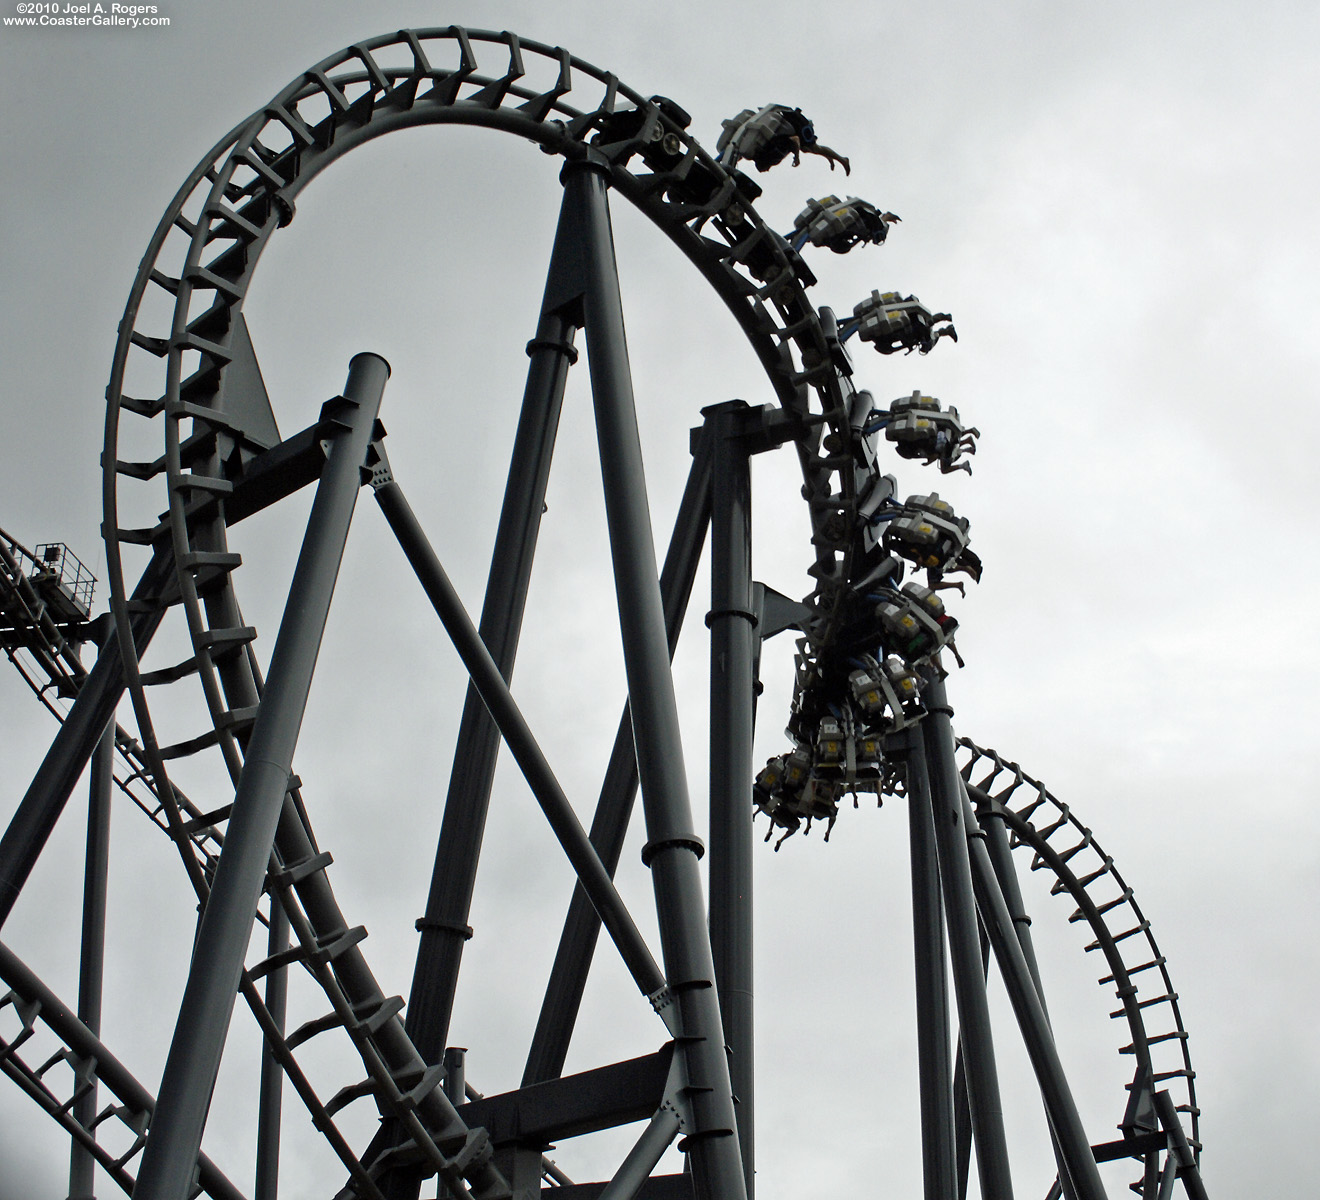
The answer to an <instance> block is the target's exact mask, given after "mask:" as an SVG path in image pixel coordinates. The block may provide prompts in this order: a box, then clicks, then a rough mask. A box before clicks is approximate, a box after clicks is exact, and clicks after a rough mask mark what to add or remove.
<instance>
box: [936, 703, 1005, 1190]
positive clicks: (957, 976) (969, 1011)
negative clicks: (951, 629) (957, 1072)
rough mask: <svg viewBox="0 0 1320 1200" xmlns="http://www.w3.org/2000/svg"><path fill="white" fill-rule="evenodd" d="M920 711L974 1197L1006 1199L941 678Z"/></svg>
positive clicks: (995, 1076)
mask: <svg viewBox="0 0 1320 1200" xmlns="http://www.w3.org/2000/svg"><path fill="white" fill-rule="evenodd" d="M922 699H923V700H924V701H925V704H926V709H927V712H926V716H925V718H924V719H923V720H922V722H921V725H920V726H919V727H918V728H919V729H920V731H921V739H922V741H923V743H924V747H925V753H926V763H927V770H928V771H929V773H930V787H931V799H932V812H933V815H934V824H935V849H936V854H937V856H938V859H939V866H940V884H941V888H942V890H943V893H944V912H945V920H946V921H947V924H948V931H949V956H950V961H951V963H952V966H953V984H954V992H955V995H956V997H957V1003H958V1022H959V1026H960V1029H959V1041H960V1043H961V1047H962V1056H963V1068H964V1072H965V1076H966V1079H967V1096H968V1103H969V1107H970V1110H971V1119H972V1136H973V1139H974V1141H975V1143H976V1169H977V1173H978V1176H979V1178H980V1181H981V1195H982V1196H984V1197H986V1198H987V1200H1012V1196H1013V1181H1012V1176H1011V1174H1010V1172H1009V1164H1008V1141H1007V1138H1006V1136H1005V1133H1004V1109H1003V1104H1002V1102H1001V1100H1000V1095H999V1072H998V1069H997V1067H996V1065H995V1050H994V1039H993V1036H992V1034H991V1029H990V1008H989V1005H988V1003H987V998H986V990H985V974H984V966H983V960H982V958H981V943H980V931H979V928H978V925H977V915H976V901H975V899H974V898H973V893H972V871H971V863H970V860H969V857H968V850H967V836H966V832H967V831H966V825H965V817H964V811H963V794H962V779H961V777H960V776H959V774H958V766H957V763H956V762H955V761H954V757H953V751H954V745H953V730H952V727H951V726H950V723H949V717H950V715H951V713H952V710H951V709H950V708H949V706H948V698H947V696H946V694H945V690H944V681H943V680H942V679H937V680H933V681H928V682H927V683H926V685H925V687H924V688H923V689H922Z"/></svg>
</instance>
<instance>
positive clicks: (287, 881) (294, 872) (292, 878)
mask: <svg viewBox="0 0 1320 1200" xmlns="http://www.w3.org/2000/svg"><path fill="white" fill-rule="evenodd" d="M334 861H335V860H334V858H333V857H332V856H331V854H330V851H329V850H322V851H321V852H320V853H319V854H311V855H308V857H307V858H301V859H299V860H298V861H297V862H296V863H290V864H288V865H287V866H286V867H285V868H284V869H283V870H282V871H278V872H276V873H275V875H274V876H273V879H274V883H275V886H276V887H281V888H291V887H297V885H298V884H300V883H301V882H302V881H303V880H304V879H306V878H307V877H308V876H309V875H315V874H316V873H317V872H318V871H324V870H325V869H326V867H328V866H329V865H330V864H331V863H332V862H334Z"/></svg>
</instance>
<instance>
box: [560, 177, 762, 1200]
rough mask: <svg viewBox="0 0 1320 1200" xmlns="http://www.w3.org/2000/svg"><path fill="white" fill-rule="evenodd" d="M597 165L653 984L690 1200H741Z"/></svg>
mask: <svg viewBox="0 0 1320 1200" xmlns="http://www.w3.org/2000/svg"><path fill="white" fill-rule="evenodd" d="M602 170H603V169H598V168H597V167H596V165H595V164H593V163H591V162H584V163H576V164H570V165H569V166H568V167H566V168H565V170H564V189H565V203H575V204H577V205H578V206H579V211H580V212H581V213H582V215H583V218H584V221H583V224H584V235H585V236H584V239H583V251H584V255H583V257H584V259H585V275H586V288H585V309H584V313H585V318H586V319H585V328H586V332H587V354H588V364H589V366H590V369H591V389H592V399H593V403H594V408H595V413H596V436H597V441H598V443H599V447H600V462H601V475H602V479H603V482H604V491H605V515H606V521H607V524H608V527H609V540H610V554H611V558H612V559H613V563H614V582H615V589H616V592H617V596H618V607H619V624H620V632H621V634H622V638H623V657H624V667H625V670H626V673H627V677H628V696H629V700H630V702H631V705H632V716H633V738H634V741H635V743H636V748H637V769H638V778H639V780H640V783H641V789H642V806H643V810H644V812H645V815H646V833H647V844H646V847H645V850H644V852H643V858H644V860H645V862H646V863H647V865H648V866H649V867H650V869H651V876H652V884H653V887H654V889H655V896H656V908H657V915H658V917H659V925H660V940H661V944H662V948H663V953H664V962H665V977H666V980H667V982H668V984H669V987H670V989H671V991H672V993H673V998H674V1004H675V1007H676V1009H677V1017H676V1021H677V1028H678V1031H679V1036H678V1038H677V1042H678V1049H677V1053H678V1054H680V1055H681V1056H682V1059H683V1069H684V1075H685V1082H686V1085H687V1089H688V1091H687V1095H688V1097H689V1100H690V1104H691V1110H692V1114H691V1115H692V1124H693V1129H692V1134H691V1136H690V1137H689V1138H688V1140H687V1149H688V1150H689V1161H690V1163H691V1165H692V1172H693V1179H694V1182H695V1184H696V1188H697V1195H698V1197H699V1198H700V1200H743V1197H745V1195H746V1186H745V1183H744V1179H743V1170H742V1156H741V1154H740V1153H739V1147H738V1139H737V1123H736V1120H735V1118H734V1109H733V1093H732V1088H731V1084H730V1080H729V1064H728V1059H727V1057H726V1055H725V1051H724V1035H723V1027H722V1023H721V1018H720V1009H719V998H718V995H717V993H716V990H715V970H714V964H713V963H712V961H711V954H710V934H709V930H708V927H707V923H706V905H705V900H704V897H703V890H702V882H701V875H700V870H699V863H698V859H699V856H700V855H701V853H702V845H701V841H700V839H699V838H698V837H697V834H696V829H695V828H694V825H693V820H692V809H691V803H690V800H689V798H688V790H687V775H686V770H685V766H684V761H683V745H682V739H681V737H680V734H679V724H678V705H677V701H676V698H675V695H674V680H673V675H672V673H671V671H670V666H669V648H668V643H667V639H666V637H665V621H664V611H663V608H662V606H661V602H660V583H659V578H658V575H657V572H656V561H655V544H654V540H653V538H652V533H651V515H650V511H649V508H648V505H647V499H646V479H645V475H644V472H643V470H642V450H641V440H640V437H639V435H638V430H637V413H636V408H635V406H634V401H633V390H632V375H631V371H630V369H629V366H628V348H627V342H626V339H625V336H624V327H623V306H622V303H621V301H620V297H619V280H618V269H617V264H616V262H615V258H614V243H613V237H612V233H611V229H610V216H609V205H608V200H607V196H606V182H605V178H604V175H603V173H602Z"/></svg>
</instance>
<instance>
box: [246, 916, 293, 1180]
mask: <svg viewBox="0 0 1320 1200" xmlns="http://www.w3.org/2000/svg"><path fill="white" fill-rule="evenodd" d="M288 948H289V914H288V913H286V912H285V911H284V906H283V905H282V904H281V903H280V899H279V897H278V896H275V895H272V896H271V898H270V928H269V930H268V931H267V937H266V955H267V957H269V958H274V957H275V956H276V955H277V954H282V953H283V952H284V951H285V950H287V949H288ZM265 1004H266V1011H267V1012H268V1013H270V1019H271V1020H272V1021H273V1022H274V1023H275V1027H276V1029H277V1030H278V1031H279V1032H280V1033H281V1034H283V1033H284V1020H285V1017H286V1016H287V1014H288V1007H289V968H288V967H283V966H282V967H276V968H275V969H274V970H273V971H271V972H270V974H269V975H267V976H266V995H265ZM283 1102H284V1068H283V1067H281V1066H280V1063H279V1059H277V1058H276V1057H275V1052H274V1050H273V1049H272V1048H271V1046H270V1043H269V1042H267V1041H264V1040H263V1041H262V1043H261V1084H260V1092H259V1095H258V1103H257V1162H256V1187H255V1188H254V1189H253V1195H254V1197H255V1200H277V1197H278V1196H279V1190H280V1127H281V1121H280V1118H281V1115H282V1110H283Z"/></svg>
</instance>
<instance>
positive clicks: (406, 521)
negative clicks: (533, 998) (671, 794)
mask: <svg viewBox="0 0 1320 1200" xmlns="http://www.w3.org/2000/svg"><path fill="white" fill-rule="evenodd" d="M375 492H376V502H377V503H378V504H379V505H380V509H381V512H383V513H384V514H385V519H386V520H387V521H388V522H389V525H390V529H391V531H392V532H393V533H394V536H395V537H396V538H397V539H398V541H399V545H400V547H402V549H403V552H404V554H405V555H406V556H407V558H408V562H409V565H411V567H412V568H413V571H414V572H415V573H416V575H417V578H418V580H419V582H420V583H421V584H422V587H423V589H424V590H425V591H426V596H427V599H428V600H430V601H431V605H432V607H433V608H434V609H435V611H436V615H437V616H439V618H440V620H441V622H442V623H443V624H444V627H445V632H446V633H448V634H449V636H450V638H451V639H452V641H453V643H454V648H455V649H456V650H457V651H458V653H459V657H460V658H461V659H462V660H463V665H464V666H465V667H466V668H467V670H468V674H469V675H470V676H471V677H472V685H473V687H474V688H475V689H476V691H477V695H478V696H479V697H480V699H481V701H482V703H483V704H484V705H485V706H486V707H487V708H488V709H489V711H490V713H491V717H492V719H493V721H494V724H495V728H496V732H497V733H499V734H501V735H502V736H503V738H504V740H505V742H507V743H508V746H509V751H510V753H512V754H513V756H514V759H515V760H516V762H517V763H518V766H519V768H520V769H521V770H522V773H523V775H524V776H525V777H526V779H527V783H528V786H529V787H530V788H531V789H532V794H533V795H534V796H535V797H536V800H537V803H538V804H540V806H541V811H542V812H544V813H545V816H546V819H547V820H548V821H549V822H550V827H551V829H553V830H554V833H555V836H556V837H557V838H558V839H559V844H560V846H561V847H562V848H563V850H564V854H565V856H566V857H567V858H568V860H569V862H570V863H571V864H572V865H573V869H574V870H575V871H576V872H577V875H578V881H579V882H580V883H581V884H582V886H583V887H584V888H585V889H586V891H587V893H588V895H589V896H590V898H591V901H592V904H593V905H594V906H595V908H596V911H597V913H598V914H599V915H600V918H601V920H602V922H603V923H604V925H605V928H606V929H608V930H609V932H610V936H611V937H613V938H614V942H615V944H616V945H617V946H618V948H619V953H620V955H621V956H622V958H623V961H624V963H625V964H626V965H627V967H628V970H629V972H630V973H631V974H632V977H633V979H634V980H635V981H636V983H637V986H638V988H639V989H640V990H641V991H642V993H643V995H647V996H650V995H653V994H654V993H655V992H657V991H658V990H659V989H660V988H661V987H662V986H663V983H664V980H663V977H662V976H661V974H660V968H659V967H658V966H657V965H656V963H655V960H654V959H653V958H652V957H651V952H650V950H649V949H648V948H647V945H646V943H645V941H644V940H643V939H642V935H641V933H640V932H639V931H638V929H637V926H636V925H635V924H634V922H633V919H632V916H631V914H630V913H629V912H628V909H627V906H626V905H625V904H624V902H623V899H622V898H621V897H620V896H619V893H618V892H617V891H616V890H615V887H614V883H613V881H612V880H611V879H610V876H609V873H608V872H607V871H606V870H605V867H604V865H603V864H602V863H601V861H600V857H599V855H597V853H596V851H595V849H594V848H593V847H592V845H591V843H590V841H588V839H587V834H586V831H585V830H584V829H583V828H582V826H581V824H580V823H579V822H578V819H577V814H576V813H575V812H574V811H573V806H572V805H571V804H570V803H569V801H568V797H567V796H566V795H564V792H563V789H562V788H561V787H560V786H559V781H558V780H557V779H556V778H555V776H554V773H553V771H552V770H551V769H550V764H549V763H548V762H547V761H546V758H545V755H544V754H543V753H542V751H541V748H540V746H539V745H538V744H537V742H536V739H535V738H534V737H533V736H532V732H531V729H530V728H529V727H528V725H527V722H526V720H525V719H524V718H523V715H522V713H521V712H520V711H519V709H518V706H517V704H516V703H515V701H514V699H513V696H512V695H511V694H510V692H509V685H508V684H507V683H506V682H505V680H504V677H503V676H502V675H501V674H500V672H499V668H498V667H497V666H496V664H495V660H494V659H493V658H492V657H491V655H490V652H489V651H488V650H487V649H486V647H485V645H484V644H483V643H482V641H481V638H480V637H479V636H478V632H477V630H476V629H475V628H474V627H473V625H472V622H471V620H470V619H469V617H468V615H467V613H466V611H465V610H464V608H463V605H462V603H461V601H460V600H459V598H458V593H457V592H456V591H455V590H454V585H453V584H452V583H451V582H450V580H449V577H448V575H446V574H445V571H444V568H443V567H442V566H441V565H440V560H439V559H438V558H437V557H436V555H435V551H434V550H432V548H431V544H430V542H428V541H427V539H426V534H425V533H424V532H423V531H422V527H421V526H420V525H419V524H418V522H417V518H416V516H415V515H414V513H413V511H412V508H411V506H410V505H409V504H408V500H407V498H406V497H405V496H404V494H403V489H402V488H400V487H399V485H398V483H396V482H395V481H393V480H390V481H389V482H388V483H384V484H381V485H380V486H377V487H376V489H375Z"/></svg>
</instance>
